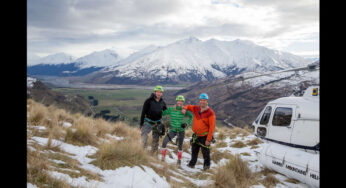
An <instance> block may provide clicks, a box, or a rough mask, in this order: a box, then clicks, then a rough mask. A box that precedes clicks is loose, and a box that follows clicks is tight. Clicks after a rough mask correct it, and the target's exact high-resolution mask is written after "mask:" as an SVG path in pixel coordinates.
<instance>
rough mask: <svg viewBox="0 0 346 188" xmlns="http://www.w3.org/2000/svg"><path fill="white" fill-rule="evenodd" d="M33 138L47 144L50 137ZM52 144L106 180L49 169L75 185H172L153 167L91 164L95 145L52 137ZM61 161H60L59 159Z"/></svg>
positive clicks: (52, 173) (43, 144)
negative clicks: (71, 142)
mask: <svg viewBox="0 0 346 188" xmlns="http://www.w3.org/2000/svg"><path fill="white" fill-rule="evenodd" d="M32 140H34V141H36V142H37V143H38V144H40V145H42V146H45V145H46V144H47V142H48V138H42V137H32ZM52 145H53V146H54V145H55V146H56V145H59V147H60V149H61V150H63V151H65V152H68V153H71V154H73V155H74V156H70V157H71V158H73V159H76V160H78V161H79V162H80V163H81V166H80V168H83V169H85V170H88V171H91V172H94V173H96V174H99V175H101V177H102V179H103V180H104V182H99V181H96V180H88V179H87V178H86V177H85V176H81V177H78V178H71V177H70V176H69V175H67V174H63V173H60V172H56V171H49V172H48V173H49V174H50V175H51V176H52V177H54V178H58V179H63V180H64V181H66V182H68V183H69V184H70V185H73V186H77V187H78V186H85V187H105V188H108V187H170V186H169V184H168V182H167V181H166V178H165V177H160V176H159V175H158V174H157V173H156V172H155V171H154V170H153V169H151V168H149V167H146V166H142V168H140V167H138V166H134V167H132V168H131V167H121V168H117V169H115V170H101V169H100V168H99V167H97V166H95V165H92V164H89V163H90V162H91V161H93V159H91V158H88V157H87V156H90V155H93V154H95V153H96V151H97V150H98V149H97V148H96V147H93V146H74V145H71V144H67V143H64V142H62V141H59V140H55V139H52ZM58 162H59V161H58Z"/></svg>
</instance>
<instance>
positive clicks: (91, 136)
mask: <svg viewBox="0 0 346 188" xmlns="http://www.w3.org/2000/svg"><path fill="white" fill-rule="evenodd" d="M72 127H74V128H75V129H76V130H75V131H73V130H72ZM72 127H70V128H68V129H67V130H66V135H65V142H67V143H70V144H73V145H78V146H84V145H92V146H97V143H98V138H97V136H96V131H97V129H95V126H94V120H92V119H90V118H86V117H80V118H79V119H77V120H75V123H74V125H73V126H72Z"/></svg>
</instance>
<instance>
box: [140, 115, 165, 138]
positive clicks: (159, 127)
mask: <svg viewBox="0 0 346 188" xmlns="http://www.w3.org/2000/svg"><path fill="white" fill-rule="evenodd" d="M144 121H146V122H148V123H149V124H150V126H151V129H152V130H153V131H156V132H158V133H159V136H160V137H161V136H163V135H165V125H164V124H162V123H161V120H156V121H153V120H151V119H149V118H144Z"/></svg>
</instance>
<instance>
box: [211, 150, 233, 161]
mask: <svg viewBox="0 0 346 188" xmlns="http://www.w3.org/2000/svg"><path fill="white" fill-rule="evenodd" d="M232 157H233V155H232V154H230V153H228V152H227V151H224V152H220V151H219V150H217V149H215V148H213V147H211V149H210V159H211V160H212V161H214V162H215V163H218V162H219V161H220V160H221V159H223V158H225V159H230V158H232Z"/></svg>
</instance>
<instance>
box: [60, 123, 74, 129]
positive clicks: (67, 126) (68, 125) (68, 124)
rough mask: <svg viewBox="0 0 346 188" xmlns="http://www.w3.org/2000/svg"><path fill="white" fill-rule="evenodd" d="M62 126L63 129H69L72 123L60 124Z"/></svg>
mask: <svg viewBox="0 0 346 188" xmlns="http://www.w3.org/2000/svg"><path fill="white" fill-rule="evenodd" d="M62 126H63V127H65V128H69V127H71V126H72V123H70V122H64V123H63V124H62Z"/></svg>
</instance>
